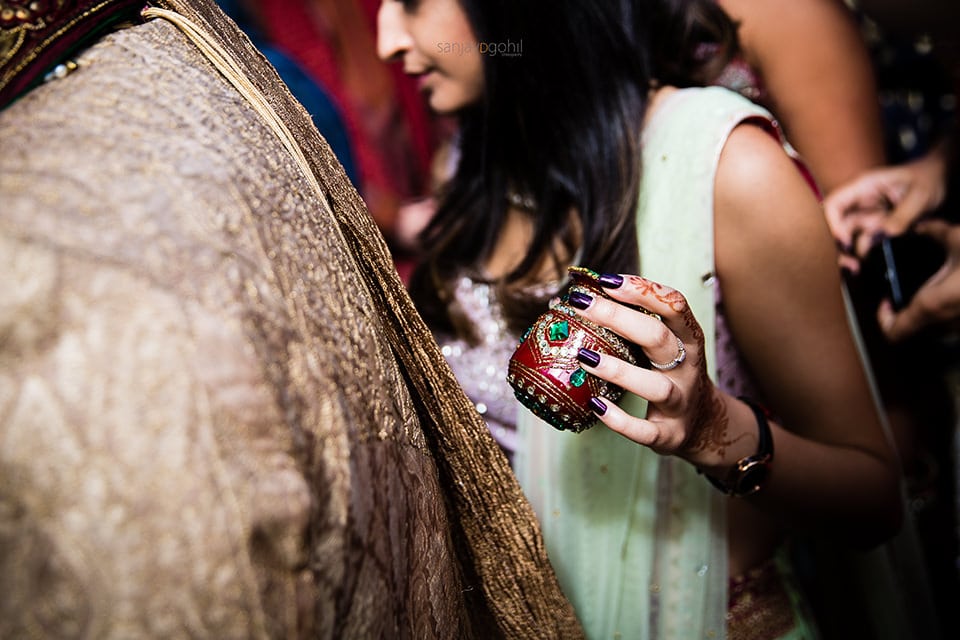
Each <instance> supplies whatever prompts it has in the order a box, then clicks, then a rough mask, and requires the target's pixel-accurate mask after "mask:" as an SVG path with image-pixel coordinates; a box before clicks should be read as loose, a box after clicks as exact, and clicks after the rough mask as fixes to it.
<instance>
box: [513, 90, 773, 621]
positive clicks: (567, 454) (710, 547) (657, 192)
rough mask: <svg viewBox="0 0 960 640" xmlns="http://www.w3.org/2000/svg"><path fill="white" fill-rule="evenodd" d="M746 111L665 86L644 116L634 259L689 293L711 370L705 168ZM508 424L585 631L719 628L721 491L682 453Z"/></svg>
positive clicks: (596, 434)
mask: <svg viewBox="0 0 960 640" xmlns="http://www.w3.org/2000/svg"><path fill="white" fill-rule="evenodd" d="M754 117H761V118H770V116H769V114H768V113H767V112H766V111H764V110H763V109H761V108H760V107H758V106H756V105H754V104H752V103H750V102H748V101H746V100H745V99H743V98H741V97H739V96H737V95H736V94H734V93H731V92H729V91H727V90H725V89H720V88H708V89H683V90H678V91H675V92H674V93H673V94H672V95H669V96H667V97H666V98H665V101H664V102H663V103H662V104H661V106H660V108H659V109H658V110H657V112H656V113H654V114H652V117H651V120H650V122H649V124H648V126H647V127H646V128H645V130H644V138H643V145H644V151H643V171H644V174H643V186H642V189H641V194H640V202H639V207H638V212H637V228H638V234H639V242H640V256H641V264H640V270H639V271H640V273H641V274H642V275H643V276H644V277H647V278H649V279H651V280H654V281H657V282H661V283H663V284H666V285H669V286H672V287H674V288H676V289H678V290H680V291H682V292H683V294H684V295H685V296H686V297H687V300H688V302H689V304H690V306H691V308H692V309H693V311H694V313H695V314H696V317H697V319H698V320H699V322H700V324H701V326H702V327H703V329H704V334H705V337H706V353H707V366H708V369H709V374H710V376H711V377H713V378H714V379H715V375H716V357H715V354H716V346H715V345H716V331H715V289H714V284H715V280H714V276H713V271H714V260H713V186H714V177H715V175H716V168H717V162H718V160H719V157H720V152H721V150H722V149H723V145H724V143H725V141H726V139H727V136H728V135H729V133H730V131H732V130H733V128H734V127H736V125H737V124H739V123H741V122H743V121H744V120H745V119H749V118H754ZM585 266H588V267H589V266H590V265H585ZM621 406H623V407H624V408H625V409H626V410H627V411H629V412H630V413H632V414H634V415H638V416H640V415H644V414H645V412H646V402H645V401H644V400H642V399H640V398H638V397H636V396H632V395H629V394H628V396H627V397H626V398H625V399H624V400H623V401H622V403H621ZM518 428H519V431H520V438H521V444H520V447H519V451H518V454H517V458H516V470H517V474H518V477H519V478H520V483H521V485H522V486H523V488H524V491H525V492H526V494H527V497H528V498H529V499H530V501H531V503H532V504H533V507H534V509H535V510H536V512H537V515H538V516H539V518H540V521H541V526H542V529H543V535H544V540H545V543H546V546H547V553H548V555H549V557H550V561H551V562H552V563H553V565H554V568H555V569H556V571H557V574H558V577H559V579H560V584H561V586H562V588H563V590H564V592H565V594H566V595H567V597H568V598H570V600H571V602H572V603H573V606H574V610H575V611H576V613H577V616H578V617H579V618H580V621H581V623H582V624H583V626H584V629H585V630H586V633H587V635H588V637H590V638H671V639H672V638H683V639H693V638H723V637H724V636H725V633H726V619H725V616H726V611H727V579H728V575H727V574H728V571H727V552H726V521H725V508H724V502H723V497H722V495H721V494H720V493H719V492H717V491H716V489H714V488H713V487H711V486H710V484H709V483H707V482H706V481H705V480H704V479H703V478H702V477H700V476H699V475H698V474H697V473H696V471H695V470H694V468H693V467H692V466H691V465H689V464H688V463H686V462H684V461H682V460H680V459H677V458H670V457H663V456H659V455H657V454H655V453H653V452H652V451H650V450H649V449H647V448H645V447H642V446H639V445H636V444H634V443H632V442H630V441H628V440H626V439H625V438H623V437H622V436H620V435H618V434H616V433H614V432H612V431H610V430H609V429H607V428H606V427H603V426H602V425H598V426H596V427H594V428H592V429H590V430H588V431H586V432H583V433H581V434H571V433H564V432H560V431H556V430H554V429H553V428H552V427H549V426H547V425H546V424H545V423H543V422H541V421H539V419H537V418H536V417H534V416H533V415H532V414H531V413H530V412H529V411H526V410H524V409H521V410H520V416H519V425H518Z"/></svg>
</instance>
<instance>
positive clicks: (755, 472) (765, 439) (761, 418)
mask: <svg viewBox="0 0 960 640" xmlns="http://www.w3.org/2000/svg"><path fill="white" fill-rule="evenodd" d="M740 400H741V401H742V402H743V403H744V404H746V405H747V406H748V407H750V410H751V411H753V415H754V416H756V418H757V429H758V430H759V438H758V441H757V453H755V454H754V455H752V456H747V457H745V458H741V459H740V460H739V461H738V462H737V464H736V465H734V467H733V469H731V470H730V473H729V474H727V478H726V481H725V482H721V481H720V480H717V479H716V478H714V477H713V476H711V475H710V474H707V473H705V474H704V475H705V476H706V477H707V480H709V481H710V483H711V484H712V485H713V486H715V487H716V488H717V489H719V490H720V491H722V492H724V493H725V494H727V495H730V496H734V497H738V498H742V497H745V496H749V495H752V494H754V493H756V492H758V491H760V489H762V488H763V486H764V485H765V484H766V481H767V477H768V476H769V474H770V464H771V463H772V462H773V434H772V433H770V423H769V422H768V421H767V415H768V414H767V411H766V409H764V408H763V407H761V406H760V405H758V404H757V403H756V402H753V401H752V400H750V399H748V398H744V397H743V396H741V397H740Z"/></svg>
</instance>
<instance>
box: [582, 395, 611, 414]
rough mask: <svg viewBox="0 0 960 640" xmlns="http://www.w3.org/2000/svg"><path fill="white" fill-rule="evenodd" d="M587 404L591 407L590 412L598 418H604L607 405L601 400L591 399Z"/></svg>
mask: <svg viewBox="0 0 960 640" xmlns="http://www.w3.org/2000/svg"><path fill="white" fill-rule="evenodd" d="M587 404H588V405H590V410H591V411H593V412H594V413H595V414H597V415H598V416H602V415H603V414H605V413H606V412H607V405H606V404H605V403H604V402H603V400H601V399H600V398H590V400H589V402H587Z"/></svg>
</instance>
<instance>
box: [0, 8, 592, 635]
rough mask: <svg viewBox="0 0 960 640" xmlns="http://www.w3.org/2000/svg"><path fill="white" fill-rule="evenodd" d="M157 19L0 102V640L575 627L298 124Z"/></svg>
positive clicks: (379, 255)
mask: <svg viewBox="0 0 960 640" xmlns="http://www.w3.org/2000/svg"><path fill="white" fill-rule="evenodd" d="M164 6H166V7H169V8H174V9H177V10H178V11H180V12H181V13H183V14H185V15H188V16H189V17H190V18H191V19H193V20H194V21H196V22H197V23H198V24H200V25H201V26H202V27H203V28H204V30H205V31H206V32H208V33H212V34H217V35H218V36H219V37H220V44H221V46H223V47H224V48H225V49H226V50H227V51H228V52H230V53H231V54H232V57H233V58H234V60H237V61H240V67H239V68H240V69H241V70H242V71H243V73H244V75H245V76H246V77H247V78H249V80H250V81H251V82H253V83H254V84H256V85H257V86H259V87H261V88H262V89H263V90H264V92H265V93H266V94H267V96H268V98H269V100H270V102H271V103H272V105H273V107H274V108H275V109H276V110H277V112H278V113H279V114H280V116H281V118H282V119H283V120H284V122H286V123H287V125H288V126H289V127H290V129H291V130H292V131H293V133H294V136H295V138H296V139H297V141H298V143H299V144H300V145H301V147H302V149H303V151H304V154H305V155H306V157H307V159H308V161H309V163H310V166H311V167H312V169H313V171H314V172H315V175H316V178H317V180H318V181H319V183H320V187H321V189H322V191H323V192H322V193H317V192H316V191H315V190H314V189H313V188H312V187H311V186H310V183H309V182H308V181H307V180H305V178H304V175H303V174H302V173H301V172H300V169H299V167H298V165H297V164H296V163H295V162H293V161H292V159H291V157H290V154H289V153H288V152H287V150H286V149H284V147H283V146H282V145H281V144H280V142H279V140H278V139H277V138H275V137H274V136H273V135H272V134H271V133H270V132H269V130H268V129H267V128H266V127H265V126H264V123H263V121H262V119H261V117H260V116H259V114H257V113H255V112H254V110H253V109H251V106H250V104H249V103H248V102H246V101H245V100H243V99H242V98H241V97H240V96H239V94H238V93H237V92H236V91H235V90H234V89H233V88H232V87H231V86H230V85H229V84H227V83H226V82H225V81H224V80H223V78H222V77H221V76H219V75H218V74H217V73H216V72H215V71H214V69H213V68H212V67H211V66H210V65H209V64H208V62H207V60H206V59H205V58H204V57H203V56H202V55H201V54H200V52H199V50H198V49H196V48H195V47H193V46H192V45H191V44H190V43H188V42H187V40H185V39H184V37H183V36H182V34H181V33H180V32H179V31H177V29H176V28H175V27H173V26H172V25H171V24H169V23H167V22H163V21H154V22H150V23H148V24H146V25H142V26H137V27H134V28H130V29H126V30H122V31H118V32H116V33H113V34H110V35H109V36H106V37H104V38H103V39H102V40H100V41H99V42H98V43H97V44H96V45H95V46H93V47H92V48H90V49H89V50H87V51H86V52H84V53H83V54H82V55H81V56H79V57H78V58H77V62H78V63H79V69H78V71H77V72H75V73H73V74H71V75H69V76H67V77H66V78H64V79H62V80H57V81H54V82H51V83H48V84H44V85H42V86H40V87H38V88H37V89H35V90H33V91H31V92H30V93H28V94H26V95H25V96H23V97H22V98H21V99H20V100H18V101H17V102H15V103H14V104H12V105H10V106H9V107H8V108H7V109H5V110H4V111H2V112H0V149H2V153H0V194H2V202H3V205H2V207H0V265H2V268H3V272H4V274H5V276H4V284H3V286H2V287H0V336H3V338H2V340H0V442H2V446H0V593H3V598H0V637H2V638H21V637H51V638H74V637H84V638H131V637H196V638H203V637H209V638H237V637H287V638H294V637H302V638H461V637H465V638H469V637H483V638H487V637H511V638H513V637H518V638H523V637H526V638H541V637H544V636H549V637H582V632H581V631H580V629H579V626H578V624H577V622H576V619H575V618H574V616H573V613H572V611H571V609H570V607H569V604H568V603H567V602H566V600H565V598H564V597H563V595H562V593H561V592H560V590H559V588H558V587H557V585H556V580H555V578H554V576H553V573H552V570H551V569H550V566H549V564H548V563H547V561H546V558H545V555H544V552H543V546H542V540H541V538H540V533H539V529H538V527H537V525H536V521H535V519H534V518H533V516H532V512H531V510H530V508H529V505H528V504H527V503H526V502H525V500H524V499H523V496H522V493H521V491H520V489H519V487H518V486H517V484H516V481H515V480H514V479H513V476H512V475H511V474H510V472H509V467H508V465H507V462H506V460H505V458H504V457H503V456H502V454H501V453H500V451H499V449H498V447H497V446H496V444H495V442H494V441H493V439H492V438H490V437H489V436H487V434H486V430H485V427H484V425H483V423H482V420H480V418H479V416H477V414H476V413H475V412H474V411H473V409H472V405H471V404H470V403H469V401H468V400H467V399H466V397H465V396H464V395H463V394H462V392H460V391H459V388H458V387H457V386H456V384H455V381H454V378H453V376H452V374H451V373H450V372H449V369H448V368H447V367H445V366H444V365H443V362H442V356H441V355H440V352H439V348H438V347H437V345H436V344H435V342H433V340H432V339H431V338H430V335H429V332H428V331H427V330H426V328H425V327H424V326H423V323H422V321H421V320H420V319H419V317H418V316H417V315H416V313H415V312H414V311H413V307H412V304H411V303H410V301H409V298H408V297H407V296H406V292H405V290H404V288H403V286H402V284H401V283H400V281H399V278H398V277H397V274H396V272H395V271H394V270H393V268H392V263H391V260H390V256H389V254H388V252H387V251H386V247H385V245H384V243H383V240H382V237H381V236H380V235H379V233H378V232H377V231H376V227H375V225H374V224H373V222H372V221H371V220H370V218H369V217H368V216H367V214H366V212H365V211H364V209H363V206H362V203H361V202H360V200H359V198H358V197H357V194H356V192H355V191H354V189H353V187H352V186H351V185H350V184H349V183H348V182H347V181H346V180H345V178H344V175H343V172H342V170H341V168H340V167H339V165H338V164H337V162H336V160H335V159H334V158H333V157H332V156H331V155H330V153H329V149H328V147H327V146H326V144H325V143H324V142H323V140H322V139H321V138H320V137H319V136H318V134H317V133H316V129H315V128H314V127H313V125H312V123H311V122H310V120H309V116H308V115H307V114H306V113H305V112H304V111H303V110H302V108H301V107H300V106H299V105H298V104H296V103H295V102H294V101H293V100H292V98H291V97H290V96H289V93H287V91H286V89H285V88H283V87H282V85H280V84H279V82H278V80H277V78H276V75H275V73H274V72H273V70H272V69H271V68H270V67H269V66H268V65H266V64H265V63H264V62H263V60H262V58H261V57H260V56H259V54H257V53H256V52H255V51H254V50H252V49H251V48H250V47H249V42H248V41H247V40H246V38H244V37H243V35H242V34H241V33H240V32H239V31H238V30H236V28H235V26H234V25H233V24H232V23H230V22H229V21H228V20H227V19H226V18H225V17H224V16H223V15H222V14H221V13H220V12H219V11H218V10H216V8H215V7H214V6H213V5H211V4H209V3H205V2H196V3H194V2H191V3H164Z"/></svg>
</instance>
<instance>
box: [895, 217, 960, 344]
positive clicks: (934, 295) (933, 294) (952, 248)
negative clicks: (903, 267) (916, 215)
mask: <svg viewBox="0 0 960 640" xmlns="http://www.w3.org/2000/svg"><path fill="white" fill-rule="evenodd" d="M916 231H917V233H923V234H925V235H928V236H930V237H932V238H934V239H935V240H937V241H938V242H940V243H941V244H943V245H944V247H946V249H947V260H946V262H944V265H943V267H941V268H940V270H939V271H937V273H935V274H934V275H933V276H932V277H931V278H930V279H929V280H927V282H926V283H925V284H924V285H923V286H922V287H920V289H919V290H918V291H917V293H916V295H915V296H914V297H913V299H912V300H911V301H910V304H908V305H907V306H906V307H904V308H903V309H901V310H900V311H899V312H895V311H894V310H893V306H892V304H891V303H890V301H889V300H884V301H883V302H882V303H881V304H880V308H879V309H878V310H877V321H878V323H879V324H880V328H881V330H882V331H883V332H884V334H885V335H886V336H887V338H888V339H890V340H891V341H898V340H902V339H904V338H906V337H908V336H910V335H912V334H914V333H916V332H917V331H919V330H920V329H922V328H924V327H926V326H929V325H933V324H940V323H945V322H950V321H953V320H956V319H957V318H958V317H960V225H951V224H948V223H946V222H944V221H942V220H930V221H926V222H921V223H919V224H917V225H916Z"/></svg>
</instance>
